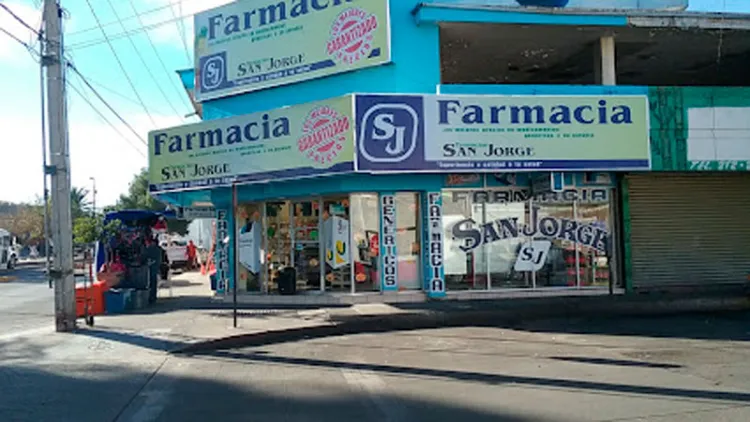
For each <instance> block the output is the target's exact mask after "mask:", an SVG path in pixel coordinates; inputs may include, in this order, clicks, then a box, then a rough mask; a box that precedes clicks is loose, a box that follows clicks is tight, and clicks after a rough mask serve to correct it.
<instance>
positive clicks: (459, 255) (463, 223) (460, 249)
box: [443, 191, 487, 290]
mask: <svg viewBox="0 0 750 422" xmlns="http://www.w3.org/2000/svg"><path fill="white" fill-rule="evenodd" d="M482 221H484V220H483V217H482V205H481V204H475V203H474V200H473V198H472V196H471V195H462V194H459V193H458V192H453V191H447V192H444V193H443V230H444V233H443V239H444V242H445V251H444V261H445V262H444V267H445V285H446V288H447V289H448V290H471V289H478V290H483V289H486V288H487V263H486V261H485V256H486V254H485V253H484V249H485V245H481V244H478V245H477V244H476V242H475V241H474V240H473V239H468V238H461V237H459V236H455V234H459V232H466V231H470V230H474V229H476V228H477V227H478V224H481V223H482Z"/></svg>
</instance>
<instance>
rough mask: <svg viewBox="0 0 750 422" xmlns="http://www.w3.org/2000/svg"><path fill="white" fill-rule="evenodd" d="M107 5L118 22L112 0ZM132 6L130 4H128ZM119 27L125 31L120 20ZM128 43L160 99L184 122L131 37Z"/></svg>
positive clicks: (108, 0) (118, 17)
mask: <svg viewBox="0 0 750 422" xmlns="http://www.w3.org/2000/svg"><path fill="white" fill-rule="evenodd" d="M107 3H109V7H110V8H112V12H113V13H114V14H115V17H116V18H117V19H118V20H120V15H119V14H118V13H117V10H116V9H115V6H114V4H112V0H107ZM130 4H131V5H132V4H133V3H132V2H131V3H130ZM120 26H122V29H123V30H125V24H123V23H122V21H121V20H120ZM127 38H128V41H130V45H131V46H132V47H133V50H135V54H136V55H137V56H138V58H139V59H140V61H141V64H142V65H143V68H144V69H146V72H147V73H148V75H149V76H150V77H151V80H153V81H154V85H156V88H157V89H158V90H159V92H160V93H161V95H162V97H164V100H165V101H166V102H167V104H168V105H169V107H170V108H172V111H174V113H175V114H177V115H178V116H179V117H180V119H181V120H182V121H183V122H184V121H185V118H184V117H183V115H184V113H182V114H180V112H179V111H177V109H176V108H175V106H174V104H172V101H170V100H169V97H167V93H166V92H164V89H163V88H162V87H161V84H159V81H157V80H156V76H154V73H153V72H152V71H151V68H150V67H148V64H147V63H146V60H144V59H143V55H142V54H141V51H140V50H138V47H136V45H135V42H134V41H133V38H132V37H127Z"/></svg>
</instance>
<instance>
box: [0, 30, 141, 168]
mask: <svg viewBox="0 0 750 422" xmlns="http://www.w3.org/2000/svg"><path fill="white" fill-rule="evenodd" d="M24 23H25V22H24ZM24 26H27V25H24ZM0 32H3V33H5V34H6V35H8V36H9V37H10V38H11V39H13V40H14V41H16V42H17V43H18V44H20V45H21V46H23V47H24V48H26V50H28V51H29V53H32V54H33V55H35V56H36V57H37V58H39V59H41V57H42V54H41V53H40V52H38V51H37V50H35V49H34V48H33V47H31V46H30V45H29V44H28V43H26V42H24V41H23V40H21V39H20V38H18V37H16V36H15V35H13V34H12V33H10V32H9V31H7V30H5V29H4V28H2V27H0ZM35 32H36V33H37V34H39V37H40V41H41V40H42V38H43V34H42V32H41V31H35ZM64 64H65V66H66V67H67V68H68V69H70V70H72V71H73V72H74V73H75V74H76V75H77V76H78V77H79V78H80V80H81V81H82V82H83V83H84V84H85V85H86V87H88V89H89V90H91V92H92V93H94V95H95V96H96V97H97V98H98V99H99V101H101V102H102V103H103V104H104V105H105V106H106V107H107V109H109V111H110V112H111V113H112V114H114V115H115V117H117V119H118V120H119V121H120V122H122V124H123V125H125V127H127V128H128V130H130V131H131V132H132V133H133V135H135V136H136V138H138V140H139V141H141V143H143V145H145V146H146V147H148V142H146V140H144V139H143V137H142V136H141V135H140V134H139V133H138V132H137V131H136V130H135V129H133V126H131V125H130V124H129V123H128V122H127V121H126V120H125V119H124V118H123V117H122V116H121V115H120V114H119V113H118V112H117V111H116V110H115V109H114V108H113V107H112V105H110V104H109V102H107V100H105V99H104V97H102V95H101V94H100V93H99V91H97V90H96V88H94V87H93V86H92V84H91V82H89V80H88V79H87V78H86V76H84V75H83V74H82V73H81V72H80V71H79V70H78V69H77V68H76V67H75V65H74V64H73V62H72V61H71V60H68V59H66V60H64ZM40 83H42V85H43V79H42V82H40ZM65 85H66V86H68V87H70V88H72V89H73V90H74V91H75V92H76V93H77V94H78V95H79V96H81V98H83V99H84V101H86V103H87V104H88V105H89V106H90V107H91V108H92V109H94V111H95V112H96V113H97V114H98V115H99V116H100V117H101V118H102V119H103V120H104V121H105V122H106V123H108V124H109V125H110V126H111V127H112V129H114V130H115V132H117V133H118V134H119V135H120V136H121V137H122V138H123V139H125V140H126V141H127V142H128V143H129V144H131V145H133V144H132V142H130V140H129V139H128V138H127V137H125V136H124V135H123V134H122V132H120V130H119V129H117V127H116V126H114V125H113V124H111V122H109V120H107V119H106V117H104V115H103V113H102V112H101V111H100V110H99V109H98V108H96V106H94V104H93V103H92V102H91V101H90V100H89V99H88V98H87V97H86V96H85V95H84V94H83V93H82V92H81V91H79V90H78V89H77V88H76V87H75V86H74V85H73V84H72V83H70V80H68V79H65ZM41 92H42V95H44V87H43V86H42V91H41ZM42 107H44V99H42ZM42 122H43V124H45V123H46V122H45V119H44V118H42ZM42 130H43V131H44V128H42ZM43 136H44V135H43ZM133 146H134V145H133ZM134 147H135V146H134ZM136 150H137V151H138V153H139V154H140V155H142V156H143V157H144V158H145V157H146V156H145V154H143V152H142V151H140V150H138V149H137V148H136Z"/></svg>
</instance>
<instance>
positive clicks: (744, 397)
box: [196, 351, 750, 403]
mask: <svg viewBox="0 0 750 422" xmlns="http://www.w3.org/2000/svg"><path fill="white" fill-rule="evenodd" d="M196 357H199V358H204V359H212V358H213V359H217V360H239V361H244V362H255V363H274V364H283V365H298V366H307V367H318V368H334V369H346V370H352V371H372V372H376V373H381V374H389V375H409V376H419V377H431V378H440V379H444V380H457V381H470V382H476V383H483V384H490V385H500V384H518V385H524V386H530V387H544V388H553V389H567V390H585V391H588V392H593V393H615V394H638V395H645V396H649V397H654V396H658V397H671V398H676V399H688V400H690V399H692V400H716V401H729V402H741V403H750V393H744V392H734V391H712V390H696V389H682V388H670V387H652V386H645V385H630V384H616V383H607V382H597V381H582V380H568V379H556V378H544V377H530V376H518V375H503V374H490V373H483V372H468V371H454V370H446V369H433V368H416V367H409V366H395V365H380V364H370V363H354V362H342V361H332V360H322V359H311V358H296V357H287V356H272V355H268V354H266V353H265V352H260V353H253V352H248V353H238V352H229V351H215V352H211V353H204V354H197V355H196Z"/></svg>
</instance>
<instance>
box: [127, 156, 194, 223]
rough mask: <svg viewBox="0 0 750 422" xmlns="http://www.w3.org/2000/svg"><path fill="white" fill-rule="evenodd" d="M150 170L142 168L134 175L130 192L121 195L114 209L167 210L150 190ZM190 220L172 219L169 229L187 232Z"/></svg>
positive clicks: (129, 188)
mask: <svg viewBox="0 0 750 422" xmlns="http://www.w3.org/2000/svg"><path fill="white" fill-rule="evenodd" d="M148 187H149V182H148V170H147V169H141V172H140V173H138V174H136V175H135V176H134V177H133V181H132V182H130V186H129V187H128V193H127V194H123V195H120V199H118V200H117V204H116V205H115V207H114V210H147V211H156V212H163V211H167V206H166V205H165V204H164V203H162V202H159V201H157V200H156V198H154V197H153V196H151V194H150V193H149V190H148ZM189 223H190V222H189V221H181V220H170V221H169V230H170V231H172V232H175V233H179V234H183V235H184V234H186V233H187V231H188V230H187V228H188V225H189Z"/></svg>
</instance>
